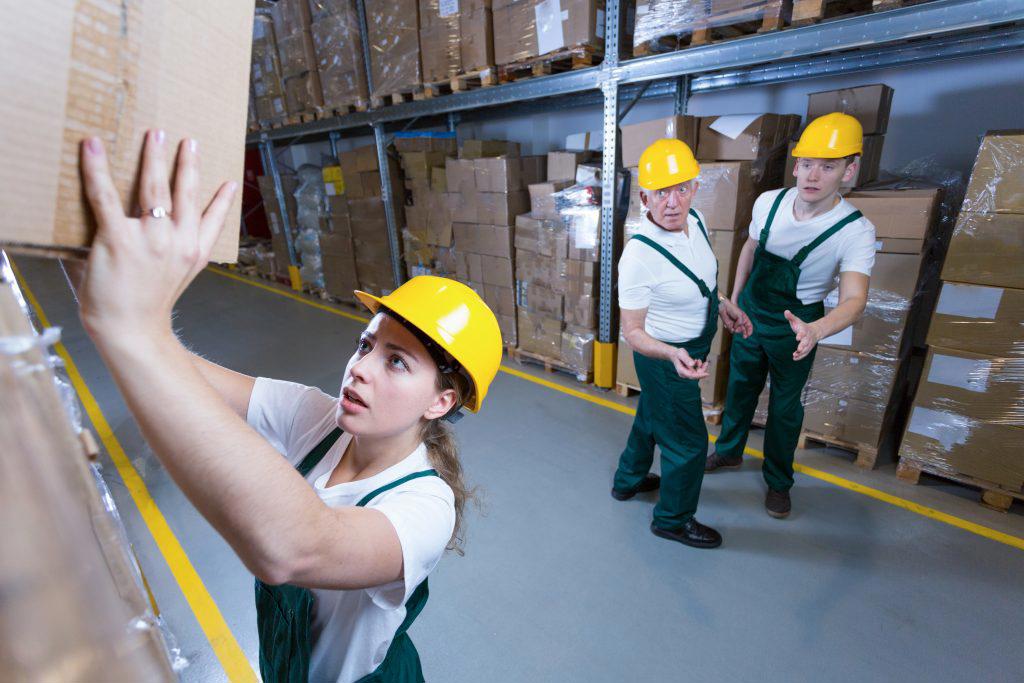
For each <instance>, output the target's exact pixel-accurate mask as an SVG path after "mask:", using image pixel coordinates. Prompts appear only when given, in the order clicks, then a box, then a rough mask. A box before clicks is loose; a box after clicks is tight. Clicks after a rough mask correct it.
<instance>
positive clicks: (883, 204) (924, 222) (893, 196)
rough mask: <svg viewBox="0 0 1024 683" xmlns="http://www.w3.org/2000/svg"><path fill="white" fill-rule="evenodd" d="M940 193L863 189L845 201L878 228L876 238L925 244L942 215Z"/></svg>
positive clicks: (851, 194)
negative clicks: (938, 217) (937, 219)
mask: <svg viewBox="0 0 1024 683" xmlns="http://www.w3.org/2000/svg"><path fill="white" fill-rule="evenodd" d="M939 193H940V190H939V189H933V190H860V191H857V192H851V193H849V194H847V195H846V197H845V198H846V200H847V201H849V202H850V203H851V204H853V205H854V206H855V207H857V208H858V209H860V211H861V213H863V214H864V217H865V218H867V219H868V220H869V221H871V223H872V224H873V225H874V226H875V237H877V238H881V239H887V238H896V239H905V240H915V241H919V242H921V244H922V245H923V243H924V238H925V237H927V236H928V233H929V232H930V231H931V228H932V225H933V224H934V223H935V219H936V217H937V215H938V208H939ZM917 251H918V252H919V251H920V249H918V250H917Z"/></svg>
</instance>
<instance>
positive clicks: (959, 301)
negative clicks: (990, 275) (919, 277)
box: [935, 282, 1003, 320]
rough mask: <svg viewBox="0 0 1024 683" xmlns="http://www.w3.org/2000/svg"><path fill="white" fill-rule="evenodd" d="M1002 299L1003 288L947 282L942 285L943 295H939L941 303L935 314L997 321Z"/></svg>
mask: <svg viewBox="0 0 1024 683" xmlns="http://www.w3.org/2000/svg"><path fill="white" fill-rule="evenodd" d="M1002 298H1003V290H1002V288H1001V287H979V286H977V285H955V284H953V283H951V282H946V283H943V285H942V294H940V295H939V303H938V304H937V305H936V306H935V312H936V313H941V314H942V315H955V316H959V317H961V318H983V319H985V320H995V317H996V313H997V312H998V311H999V302H1000V301H1001V300H1002Z"/></svg>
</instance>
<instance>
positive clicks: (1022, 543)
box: [207, 266, 1024, 550]
mask: <svg viewBox="0 0 1024 683" xmlns="http://www.w3.org/2000/svg"><path fill="white" fill-rule="evenodd" d="M207 270H209V271H211V272H214V273H217V274H218V275H223V276H225V277H229V278H231V279H233V280H238V281H239V282H244V283H245V284H247V285H252V286H253V287H260V288H262V289H265V290H267V291H270V292H273V293H274V294H280V295H281V296H285V297H288V298H289V299H294V300H295V301H298V302H300V303H304V304H307V305H309V306H314V307H316V308H319V309H321V310H324V311H327V312H328V313H334V314H336V315H340V316H343V317H346V318H351V319H353V320H359V321H362V322H366V319H365V318H360V317H359V316H356V315H353V314H351V313H346V312H345V311H342V310H339V309H338V308H335V307H333V306H328V305H325V304H321V303H318V302H316V301H312V300H311V299H309V298H307V297H304V296H300V295H297V294H293V293H291V292H289V291H286V290H283V289H277V288H274V287H270V286H268V285H264V284H263V283H260V282H255V281H253V279H252V278H249V277H243V276H239V275H235V274H233V273H229V272H227V271H226V270H223V269H221V268H217V267H212V266H211V267H210V268H208V269H207ZM501 371H502V372H504V373H506V374H509V375H512V376H513V377H518V378H520V379H524V380H526V381H528V382H533V383H534V384H539V385H540V386H542V387H547V388H548V389H554V390H555V391H558V392H561V393H563V394H566V395H568V396H572V397H573V398H579V399H582V400H584V401H589V402H590V403H594V404H596V405H599V406H601V407H603V408H608V409H610V410H615V411H617V412H620V413H625V414H626V415H635V414H636V410H635V409H633V408H630V407H629V406H625V405H622V404H621V403H616V402H614V401H609V400H607V399H604V398H601V397H600V396H593V395H591V394H589V393H587V392H584V391H579V390H576V389H573V388H571V387H566V386H563V385H561V384H558V383H556V382H551V381H548V380H546V379H543V378H540V377H535V376H534V375H531V374H528V373H525V372H522V371H520V370H516V369H514V368H510V367H508V366H506V365H502V366H501ZM715 439H716V437H715V436H714V435H713V434H710V435H708V440H709V441H711V442H712V443H714V442H715ZM744 453H746V454H748V455H752V456H754V457H755V458H760V459H762V460H763V459H764V453H763V452H761V451H759V450H757V449H755V448H750V447H749V446H748V447H747V448H746V450H745V451H744ZM793 469H795V470H796V471H797V472H800V473H801V474H804V475H807V476H808V477H813V478H815V479H819V480H821V481H824V482H828V483H829V484H833V485H835V486H838V487H840V488H844V489H847V490H848V491H853V492H855V493H860V494H863V495H865V496H868V497H869V498H874V499H875V500H879V501H882V502H883V503H888V504H889V505H893V506H895V507H898V508H903V509H904V510H909V511H910V512H914V513H916V514H919V515H922V516H923V517H928V518H929V519H934V520H936V521H939V522H943V523H945V524H949V525H950V526H954V527H956V528H958V529H963V530H964V531H969V532H971V533H972V534H977V535H979V536H983V537H985V538H988V539H991V540H993V541H997V542H999V543H1004V544H1006V545H1008V546H1012V547H1014V548H1018V549H1020V550H1024V538H1020V537H1019V536H1013V535H1011V534H1007V533H1003V532H1002V531H997V530H995V529H991V528H989V527H987V526H983V525H981V524H976V523H974V522H970V521H967V520H966V519H962V518H960V517H957V516H955V515H951V514H949V513H946V512H942V511H941V510H936V509H935V508H931V507H928V506H927V505H921V504H919V503H915V502H913V501H910V500H906V499H905V498H900V497H899V496H895V495H892V494H891V493H886V492H884V491H879V490H878V489H875V488H872V487H870V486H865V485H864V484H858V483H857V482H855V481H852V480H850V479H846V478H844V477H840V476H838V475H835V474H831V473H829V472H825V471H824V470H819V469H817V468H815V467H808V466H807V465H801V464H800V463H795V464H794V465H793Z"/></svg>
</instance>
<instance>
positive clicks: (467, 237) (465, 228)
mask: <svg viewBox="0 0 1024 683" xmlns="http://www.w3.org/2000/svg"><path fill="white" fill-rule="evenodd" d="M452 231H453V233H454V237H455V245H456V249H459V250H464V251H468V252H472V253H474V254H485V255H487V256H500V257H502V258H511V257H512V228H510V227H508V226H499V225H475V224H472V223H455V224H454V225H452Z"/></svg>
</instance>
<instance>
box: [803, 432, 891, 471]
mask: <svg viewBox="0 0 1024 683" xmlns="http://www.w3.org/2000/svg"><path fill="white" fill-rule="evenodd" d="M808 441H814V442H816V443H820V444H824V445H826V446H832V447H834V448H839V449H842V450H844V451H850V452H851V453H855V454H856V455H857V458H856V459H855V460H854V461H853V464H854V465H856V466H857V467H862V468H864V469H866V470H873V469H875V464H876V463H877V461H878V446H877V445H875V446H872V445H869V444H865V443H854V442H852V441H844V440H843V439H837V438H835V437H832V436H827V435H825V434H816V433H814V432H811V431H808V430H806V429H805V430H803V431H802V432H800V438H799V439H797V442H796V447H797V448H799V449H800V450H804V449H806V448H807V442H808Z"/></svg>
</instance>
